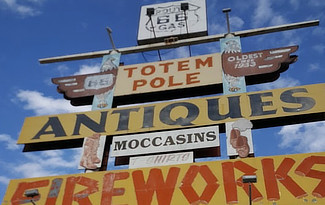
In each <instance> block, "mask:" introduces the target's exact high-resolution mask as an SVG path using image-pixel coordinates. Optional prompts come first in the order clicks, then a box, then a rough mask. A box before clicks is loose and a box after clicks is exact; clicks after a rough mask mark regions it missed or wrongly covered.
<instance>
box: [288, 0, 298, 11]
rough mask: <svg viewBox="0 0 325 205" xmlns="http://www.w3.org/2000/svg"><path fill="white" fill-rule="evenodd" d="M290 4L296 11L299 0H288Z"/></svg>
mask: <svg viewBox="0 0 325 205" xmlns="http://www.w3.org/2000/svg"><path fill="white" fill-rule="evenodd" d="M290 4H291V5H292V7H293V8H294V9H295V10H297V9H298V8H299V6H300V1H299V0H290Z"/></svg>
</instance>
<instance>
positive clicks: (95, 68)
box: [73, 64, 100, 75]
mask: <svg viewBox="0 0 325 205" xmlns="http://www.w3.org/2000/svg"><path fill="white" fill-rule="evenodd" d="M99 70H100V64H95V65H82V66H81V67H80V69H79V71H78V72H76V73H74V74H73V75H84V74H89V73H98V72H99Z"/></svg>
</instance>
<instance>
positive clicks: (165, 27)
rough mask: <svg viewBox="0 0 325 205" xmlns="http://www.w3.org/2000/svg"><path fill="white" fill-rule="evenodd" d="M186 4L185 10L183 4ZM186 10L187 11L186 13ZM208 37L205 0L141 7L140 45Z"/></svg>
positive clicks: (188, 0) (189, 0)
mask: <svg viewBox="0 0 325 205" xmlns="http://www.w3.org/2000/svg"><path fill="white" fill-rule="evenodd" d="M184 3H185V4H186V7H185V9H184V8H183V10H182V8H181V4H184ZM184 10H185V11H184ZM184 35H186V37H196V36H203V35H207V22H206V5H205V0H195V1H194V0H187V1H177V2H169V3H163V4H154V5H147V6H142V7H141V14H140V22H139V32H138V43H139V44H148V43H152V42H159V41H163V40H164V38H167V37H170V36H178V37H180V38H184Z"/></svg>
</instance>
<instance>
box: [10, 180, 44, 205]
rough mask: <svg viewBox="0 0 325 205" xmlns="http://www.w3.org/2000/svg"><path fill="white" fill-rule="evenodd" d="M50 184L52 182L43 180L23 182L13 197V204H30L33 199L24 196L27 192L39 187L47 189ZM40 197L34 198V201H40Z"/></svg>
mask: <svg viewBox="0 0 325 205" xmlns="http://www.w3.org/2000/svg"><path fill="white" fill-rule="evenodd" d="M49 183H50V180H41V181H36V182H21V183H19V184H18V187H17V189H16V191H15V193H14V194H13V195H12V198H11V204H12V205H19V204H24V203H25V202H26V201H28V202H30V200H31V198H30V197H26V196H25V195H24V193H25V191H26V190H28V189H35V188H39V187H46V186H48V185H49ZM40 197H41V196H40V195H38V196H35V197H33V200H34V201H38V200H39V199H40Z"/></svg>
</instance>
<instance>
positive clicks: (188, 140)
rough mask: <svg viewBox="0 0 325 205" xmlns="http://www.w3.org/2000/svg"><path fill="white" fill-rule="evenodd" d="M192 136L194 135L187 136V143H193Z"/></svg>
mask: <svg viewBox="0 0 325 205" xmlns="http://www.w3.org/2000/svg"><path fill="white" fill-rule="evenodd" d="M192 135H193V134H187V143H193V142H192Z"/></svg>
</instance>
